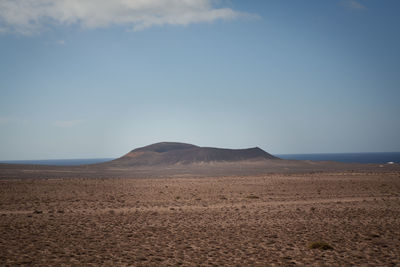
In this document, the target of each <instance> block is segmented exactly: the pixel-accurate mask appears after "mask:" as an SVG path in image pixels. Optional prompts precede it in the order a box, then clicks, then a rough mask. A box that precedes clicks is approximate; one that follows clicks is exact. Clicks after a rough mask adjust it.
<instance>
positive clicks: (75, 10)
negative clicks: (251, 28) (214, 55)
mask: <svg viewBox="0 0 400 267" xmlns="http://www.w3.org/2000/svg"><path fill="white" fill-rule="evenodd" d="M214 2H215V0H0V28H3V29H4V30H3V31H7V32H13V33H19V34H34V33H39V32H41V31H43V30H45V29H46V26H50V25H74V24H76V25H80V26H81V27H83V28H103V27H108V26H111V25H124V26H127V27H129V28H132V29H133V30H143V29H146V28H149V27H152V26H162V25H183V26H184V25H189V24H192V23H200V22H213V21H215V20H220V19H224V20H226V19H235V18H239V17H257V16H256V15H251V14H248V13H242V12H237V11H234V10H233V9H231V8H226V7H225V8H224V7H218V8H217V7H215V5H213V3H214Z"/></svg>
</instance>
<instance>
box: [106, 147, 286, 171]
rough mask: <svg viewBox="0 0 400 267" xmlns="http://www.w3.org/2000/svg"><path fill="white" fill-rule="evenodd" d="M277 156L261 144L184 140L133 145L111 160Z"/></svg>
mask: <svg viewBox="0 0 400 267" xmlns="http://www.w3.org/2000/svg"><path fill="white" fill-rule="evenodd" d="M275 159H279V158H277V157H274V156H272V155H271V154H269V153H267V152H265V151H264V150H262V149H260V148H258V147H254V148H247V149H224V148H213V147H199V146H195V145H191V144H185V143H176V142H161V143H156V144H152V145H149V146H145V147H141V148H137V149H134V150H132V151H131V152H129V153H128V154H126V155H124V156H122V157H120V158H118V159H115V160H113V161H111V162H109V163H111V164H112V165H118V166H153V165H176V164H178V165H180V164H194V163H210V162H236V161H259V160H275Z"/></svg>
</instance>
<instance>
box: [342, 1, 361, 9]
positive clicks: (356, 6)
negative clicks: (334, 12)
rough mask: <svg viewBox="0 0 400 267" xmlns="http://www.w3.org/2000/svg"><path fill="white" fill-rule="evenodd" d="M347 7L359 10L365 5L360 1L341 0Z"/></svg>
mask: <svg viewBox="0 0 400 267" xmlns="http://www.w3.org/2000/svg"><path fill="white" fill-rule="evenodd" d="M342 3H343V4H344V5H345V6H346V7H347V8H350V9H356V10H361V9H366V7H365V6H364V5H363V4H361V3H360V2H357V1H355V0H346V1H343V2H342Z"/></svg>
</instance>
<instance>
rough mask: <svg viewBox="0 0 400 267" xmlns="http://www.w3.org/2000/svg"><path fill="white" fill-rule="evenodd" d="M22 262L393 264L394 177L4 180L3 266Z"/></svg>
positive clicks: (397, 252)
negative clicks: (324, 247)
mask: <svg viewBox="0 0 400 267" xmlns="http://www.w3.org/2000/svg"><path fill="white" fill-rule="evenodd" d="M313 242H326V243H327V244H329V245H330V246H331V247H332V249H327V250H321V249H311V248H310V244H312V243H313ZM21 264H22V265H38V266H49V265H51V266H61V265H93V266H98V265H106V266H168V265H171V266H176V265H182V266H273V265H276V266H282V265H294V264H298V265H307V266H310V265H314V266H335V265H336V266H344V265H366V266H399V265H400V172H398V171H395V172H387V173H379V172H375V173H374V172H364V173H363V172H335V173H311V174H304V173H303V174H269V175H253V176H229V177H214V178H213V177H206V178H168V179H164V178H156V179H125V178H113V179H104V178H99V179H93V178H91V179H84V178H64V179H63V178H61V179H20V180H18V179H10V180H7V179H3V180H0V265H1V266H7V265H11V266H14V265H21Z"/></svg>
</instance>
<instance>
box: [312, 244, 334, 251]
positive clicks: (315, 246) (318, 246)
mask: <svg viewBox="0 0 400 267" xmlns="http://www.w3.org/2000/svg"><path fill="white" fill-rule="evenodd" d="M308 247H309V248H310V249H321V250H330V249H333V247H332V246H331V245H329V244H328V243H326V242H313V243H311V244H310V245H309V246H308Z"/></svg>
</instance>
